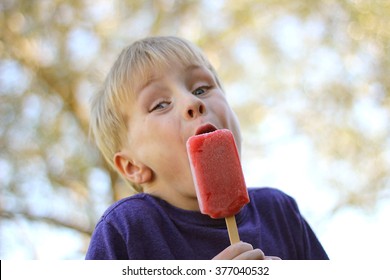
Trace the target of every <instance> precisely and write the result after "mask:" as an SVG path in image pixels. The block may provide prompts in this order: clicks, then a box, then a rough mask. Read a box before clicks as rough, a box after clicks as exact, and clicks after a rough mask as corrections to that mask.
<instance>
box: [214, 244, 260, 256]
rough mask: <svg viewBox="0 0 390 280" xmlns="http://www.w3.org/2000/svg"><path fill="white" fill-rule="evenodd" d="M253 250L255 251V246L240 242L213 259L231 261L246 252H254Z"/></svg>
mask: <svg viewBox="0 0 390 280" xmlns="http://www.w3.org/2000/svg"><path fill="white" fill-rule="evenodd" d="M252 250H253V246H252V245H251V244H249V243H245V242H242V241H240V242H238V243H235V244H233V245H230V246H229V247H227V248H226V249H225V250H223V251H222V252H221V253H219V254H218V255H216V256H215V257H214V258H213V259H214V260H231V259H234V258H235V257H237V256H239V255H241V254H243V253H244V252H247V251H252Z"/></svg>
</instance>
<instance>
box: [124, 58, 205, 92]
mask: <svg viewBox="0 0 390 280" xmlns="http://www.w3.org/2000/svg"><path fill="white" fill-rule="evenodd" d="M207 66H208V65H205V63H204V62H203V61H200V60H197V59H191V60H189V59H185V60H178V59H171V60H168V59H156V60H147V61H145V62H144V63H142V64H141V65H139V66H137V67H136V68H138V71H132V72H131V73H130V79H129V80H130V81H132V82H131V83H132V89H133V90H132V91H133V92H134V94H136V95H137V93H139V91H140V90H142V89H143V88H144V87H145V86H147V85H148V84H150V83H152V82H153V81H155V80H158V79H160V78H162V77H163V76H165V75H166V74H167V73H169V71H172V70H174V71H175V72H176V71H180V72H183V73H184V72H186V73H190V72H192V71H195V70H197V69H209V67H207Z"/></svg>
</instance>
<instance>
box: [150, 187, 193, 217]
mask: <svg viewBox="0 0 390 280" xmlns="http://www.w3.org/2000/svg"><path fill="white" fill-rule="evenodd" d="M144 192H145V193H148V194H150V195H153V196H155V197H158V198H160V199H163V200H165V201H166V202H168V203H169V204H171V205H173V206H175V207H177V208H181V209H184V210H191V211H199V204H198V199H197V197H196V193H195V188H194V186H193V184H191V185H190V186H173V185H172V184H169V185H163V184H159V186H158V187H156V186H152V185H150V184H149V185H146V186H144Z"/></svg>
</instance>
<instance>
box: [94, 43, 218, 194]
mask: <svg viewBox="0 0 390 280" xmlns="http://www.w3.org/2000/svg"><path fill="white" fill-rule="evenodd" d="M172 63H179V64H182V65H184V66H191V65H198V66H205V67H207V68H208V69H210V71H211V72H212V73H213V75H214V76H215V79H216V81H217V83H218V85H219V86H220V87H221V84H220V82H219V79H218V75H217V73H216V71H215V70H214V68H213V67H212V65H211V63H210V62H209V61H208V59H207V58H206V57H205V56H204V55H203V53H202V51H201V50H200V49H199V48H198V47H196V46H195V45H193V44H192V43H190V42H188V41H186V40H184V39H182V38H178V37H149V38H145V39H143V40H139V41H136V42H134V43H133V44H131V45H130V46H128V47H127V48H125V49H124V50H123V51H122V52H121V54H120V55H119V57H118V59H117V60H116V62H115V63H114V65H113V66H112V68H111V70H110V72H109V73H108V75H107V78H106V80H105V82H104V84H103V88H102V89H101V90H100V91H99V92H98V94H96V96H94V97H93V99H92V103H91V119H90V130H91V132H92V134H93V136H94V139H95V141H96V144H97V146H98V148H99V149H100V151H101V152H102V154H103V156H104V158H105V159H106V160H107V161H108V162H109V164H110V165H111V166H112V167H113V168H114V169H115V165H114V155H115V153H117V152H119V151H120V150H121V148H122V147H123V146H124V144H125V143H127V141H128V138H127V137H128V127H127V119H128V118H129V117H130V116H128V113H129V112H126V113H125V112H124V111H123V110H122V109H123V104H128V102H130V100H131V99H130V98H131V97H132V96H133V97H134V96H135V95H136V93H137V92H136V91H137V89H139V87H140V86H142V85H143V84H146V82H147V81H148V80H149V79H150V78H151V75H152V73H153V72H154V71H156V69H161V70H162V69H164V68H167V67H169V66H172ZM221 88H222V87H221ZM132 187H133V189H134V190H135V191H136V192H141V191H142V187H141V186H138V185H132Z"/></svg>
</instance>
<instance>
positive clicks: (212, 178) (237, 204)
mask: <svg viewBox="0 0 390 280" xmlns="http://www.w3.org/2000/svg"><path fill="white" fill-rule="evenodd" d="M187 153H188V157H189V160H190V166H191V171H192V176H193V179H194V184H195V188H196V194H197V198H198V203H199V208H200V211H201V212H202V213H203V214H207V215H209V216H210V217H211V218H215V219H217V218H226V223H227V226H228V230H229V237H230V241H231V243H232V244H233V243H236V242H239V240H240V239H239V236H238V231H237V226H236V222H235V218H234V215H235V214H237V213H238V212H239V211H240V210H241V208H242V207H243V206H244V205H245V204H247V203H248V202H249V197H248V191H247V189H246V184H245V180H244V175H243V172H242V168H241V163H240V158H239V155H238V151H237V147H236V143H235V141H234V136H233V134H232V133H231V131H230V130H227V129H220V130H215V131H213V132H209V133H204V134H199V135H195V136H192V137H190V138H189V139H188V141H187Z"/></svg>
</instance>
